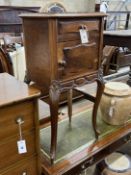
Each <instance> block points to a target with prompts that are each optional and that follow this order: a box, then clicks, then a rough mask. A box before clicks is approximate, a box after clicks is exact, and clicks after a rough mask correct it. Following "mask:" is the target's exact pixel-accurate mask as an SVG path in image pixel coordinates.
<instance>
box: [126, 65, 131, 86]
mask: <svg viewBox="0 0 131 175" xmlns="http://www.w3.org/2000/svg"><path fill="white" fill-rule="evenodd" d="M127 84H128V85H129V86H131V66H130V71H129V79H128V81H127Z"/></svg>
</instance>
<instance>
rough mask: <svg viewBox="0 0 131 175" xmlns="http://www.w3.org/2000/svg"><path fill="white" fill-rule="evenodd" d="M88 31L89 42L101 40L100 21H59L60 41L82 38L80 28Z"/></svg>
mask: <svg viewBox="0 0 131 175" xmlns="http://www.w3.org/2000/svg"><path fill="white" fill-rule="evenodd" d="M82 28H83V29H85V30H86V31H87V32H88V39H89V42H93V41H94V42H97V40H99V21H98V20H97V21H86V20H85V21H84V20H79V21H59V22H58V42H62V41H72V40H80V31H79V30H80V29H82Z"/></svg>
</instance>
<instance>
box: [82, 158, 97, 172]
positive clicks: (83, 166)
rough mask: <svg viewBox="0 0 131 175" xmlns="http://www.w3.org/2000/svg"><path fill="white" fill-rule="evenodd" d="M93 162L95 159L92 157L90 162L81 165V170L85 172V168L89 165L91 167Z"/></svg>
mask: <svg viewBox="0 0 131 175" xmlns="http://www.w3.org/2000/svg"><path fill="white" fill-rule="evenodd" d="M93 161H94V158H93V157H92V158H91V159H90V160H88V161H87V162H85V163H84V164H82V165H81V169H82V170H84V169H85V168H87V165H91V164H92V163H93Z"/></svg>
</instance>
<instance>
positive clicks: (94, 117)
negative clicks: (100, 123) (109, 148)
mask: <svg viewBox="0 0 131 175" xmlns="http://www.w3.org/2000/svg"><path fill="white" fill-rule="evenodd" d="M96 82H97V92H96V97H95V101H94V106H93V114H92V124H93V129H94V132H95V137H96V138H98V136H99V134H100V131H99V130H98V128H97V111H98V107H99V104H100V100H101V97H102V94H103V91H104V81H103V79H96Z"/></svg>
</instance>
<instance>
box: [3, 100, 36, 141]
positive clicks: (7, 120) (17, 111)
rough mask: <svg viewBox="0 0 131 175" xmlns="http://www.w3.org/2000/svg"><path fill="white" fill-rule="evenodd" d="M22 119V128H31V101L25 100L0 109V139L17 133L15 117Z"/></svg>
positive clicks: (32, 113)
mask: <svg viewBox="0 0 131 175" xmlns="http://www.w3.org/2000/svg"><path fill="white" fill-rule="evenodd" d="M18 117H20V118H22V120H23V121H24V123H23V124H22V130H27V129H29V128H33V126H34V119H33V117H34V107H33V103H32V102H26V103H21V104H16V105H12V106H8V107H6V108H1V109H0V141H2V140H3V139H5V138H6V139H7V138H8V137H10V136H11V135H16V134H18V124H17V123H16V120H17V118H18Z"/></svg>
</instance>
